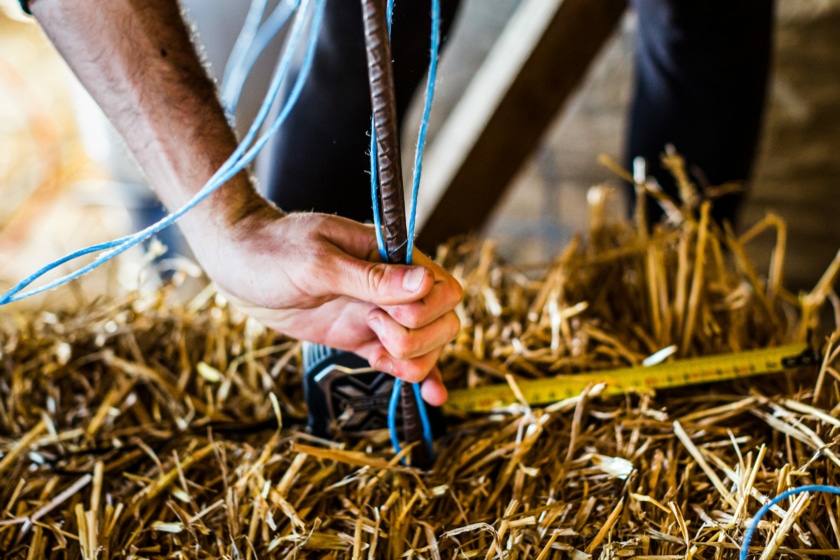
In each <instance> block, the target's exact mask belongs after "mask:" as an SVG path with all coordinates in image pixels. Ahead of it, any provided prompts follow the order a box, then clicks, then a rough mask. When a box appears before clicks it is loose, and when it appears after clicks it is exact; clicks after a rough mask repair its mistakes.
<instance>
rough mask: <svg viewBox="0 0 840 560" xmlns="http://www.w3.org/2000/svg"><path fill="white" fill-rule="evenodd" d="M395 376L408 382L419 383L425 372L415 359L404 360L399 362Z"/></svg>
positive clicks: (424, 376)
mask: <svg viewBox="0 0 840 560" xmlns="http://www.w3.org/2000/svg"><path fill="white" fill-rule="evenodd" d="M397 377H399V378H400V379H402V380H403V381H407V382H409V383H420V382H421V381H423V380H424V379H425V378H426V372H425V370H424V369H423V368H422V367H421V366H420V364H419V363H418V362H417V361H416V360H406V361H404V362H402V363H400V364H399V366H398V371H397Z"/></svg>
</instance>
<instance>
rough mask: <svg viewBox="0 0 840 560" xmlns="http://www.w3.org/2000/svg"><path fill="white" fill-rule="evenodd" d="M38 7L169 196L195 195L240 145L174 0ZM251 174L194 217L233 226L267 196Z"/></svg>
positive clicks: (172, 200)
mask: <svg viewBox="0 0 840 560" xmlns="http://www.w3.org/2000/svg"><path fill="white" fill-rule="evenodd" d="M30 8H31V10H32V12H33V14H34V15H35V17H36V18H37V20H38V22H39V23H40V24H41V26H42V27H43V28H44V30H45V32H46V33H47V35H48V36H49V37H50V39H51V40H52V42H53V44H55V46H56V48H57V49H58V50H59V52H60V53H61V54H62V56H63V57H64V58H65V60H66V61H67V63H68V64H69V65H70V67H71V68H72V69H73V71H74V72H75V73H76V75H77V76H78V77H79V79H80V80H81V82H82V83H83V84H84V85H85V87H86V88H87V89H88V91H89V92H90V93H91V95H92V96H93V97H94V99H96V101H97V102H98V103H99V105H100V106H101V107H102V109H103V110H104V111H105V113H106V114H107V115H108V117H109V118H110V119H111V121H112V122H113V123H114V125H115V126H116V128H117V129H118V130H119V132H120V133H121V134H122V136H123V138H124V139H125V142H126V144H127V145H128V147H129V149H130V150H131V151H132V153H133V154H134V156H135V158H136V159H137V161H138V162H139V164H140V166H141V167H142V168H143V171H144V172H145V174H146V176H147V177H148V179H149V181H150V183H151V184H152V186H153V188H154V189H155V191H156V192H157V193H158V195H159V196H160V198H161V199H162V200H163V202H164V203H165V204H166V205H167V206H168V207H169V208H170V209H174V208H177V207H180V206H181V205H183V204H184V203H185V202H186V201H187V200H189V199H190V198H191V197H192V196H193V195H194V194H195V193H196V192H197V191H198V190H199V189H200V188H201V187H202V186H203V185H204V183H205V182H206V181H207V180H208V179H209V178H210V177H211V176H212V175H213V173H214V172H215V171H216V170H217V169H218V168H219V167H220V166H221V165H222V163H223V162H224V161H225V160H226V159H227V158H228V156H229V155H230V154H231V153H232V152H233V151H234V149H235V148H236V138H235V135H234V133H233V132H232V130H231V128H230V126H229V124H228V122H227V120H226V118H225V115H224V111H223V110H222V108H221V106H220V104H219V101H218V98H217V96H216V91H215V87H214V84H213V82H212V80H211V79H210V78H209V77H208V76H207V73H206V71H205V70H204V67H203V66H202V64H201V62H200V60H199V57H198V55H197V54H196V50H195V47H194V46H193V44H192V42H191V40H190V36H189V32H188V30H187V28H186V25H185V24H184V21H183V19H182V17H181V13H180V9H179V6H178V4H177V2H175V1H174V0H97V1H95V2H92V1H90V0H32V2H31V4H30ZM265 204H266V203H265V201H264V200H263V199H262V198H261V197H260V196H259V195H257V193H256V192H255V190H254V188H253V186H252V185H251V182H250V181H249V179H248V177H247V175H246V174H245V173H241V174H240V175H238V176H237V177H236V178H235V179H234V180H233V181H231V182H230V183H229V184H228V185H226V186H225V187H223V188H222V189H220V190H219V191H217V192H216V193H215V194H214V195H213V196H211V197H210V198H209V199H208V200H207V201H206V202H204V203H202V205H201V206H200V207H199V208H198V209H197V212H194V213H193V215H192V216H189V215H188V216H187V219H186V224H185V226H186V229H187V232H188V235H189V230H191V229H194V228H195V227H196V225H195V224H196V223H198V222H202V223H206V222H207V221H208V220H210V221H212V222H213V225H215V226H222V227H225V226H230V225H232V224H234V223H237V222H238V221H239V220H240V219H241V218H242V217H244V216H246V215H248V214H250V213H252V212H254V211H255V209H258V208H261V207H262V206H263V205H265Z"/></svg>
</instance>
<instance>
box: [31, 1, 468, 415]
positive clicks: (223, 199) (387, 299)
mask: <svg viewBox="0 0 840 560" xmlns="http://www.w3.org/2000/svg"><path fill="white" fill-rule="evenodd" d="M30 8H31V10H32V12H33V14H34V15H35V17H36V18H37V19H38V21H39V23H40V24H41V26H42V27H43V28H44V30H45V31H46V33H47V35H48V36H49V37H50V39H51V40H52V41H53V43H54V44H55V45H56V47H57V48H58V50H59V52H61V54H62V56H64V58H65V60H66V61H67V62H68V63H69V64H70V66H71V68H72V69H73V71H74V72H75V73H76V75H77V76H78V77H79V79H80V80H81V81H82V83H83V84H84V85H85V87H87V89H88V91H89V92H90V93H91V95H92V96H93V97H94V99H96V101H97V102H98V103H99V104H100V106H101V107H102V109H103V110H104V111H105V113H106V114H107V115H108V117H109V118H110V119H111V121H112V122H113V123H114V124H115V126H116V127H117V129H118V130H119V132H120V133H121V134H122V136H123V138H124V139H125V141H126V143H127V144H128V146H129V148H130V149H131V151H132V152H133V154H134V156H135V157H136V158H137V160H138V162H139V163H140V165H141V167H142V168H143V170H144V172H145V173H146V175H147V177H148V178H149V181H150V182H151V184H152V186H153V187H154V189H155V190H156V191H157V193H158V195H159V196H160V197H161V199H162V200H163V201H164V203H165V204H166V205H167V206H168V207H169V208H172V209H174V208H178V207H180V206H182V205H183V204H184V203H185V202H186V201H187V200H189V199H190V198H191V197H192V196H193V195H194V194H195V193H196V192H197V191H198V190H199V189H200V188H201V187H202V186H203V185H204V183H206V182H207V180H208V179H209V178H210V177H211V176H212V175H213V173H214V172H215V171H216V170H217V169H218V168H219V167H220V166H221V165H222V163H223V162H224V161H225V160H226V159H227V158H228V156H229V155H230V154H231V153H232V152H233V151H234V150H235V148H236V138H235V135H234V134H233V132H232V131H231V129H230V127H229V125H228V123H227V120H226V119H225V115H224V112H223V110H222V108H221V106H220V104H219V101H218V98H217V96H216V91H215V87H214V84H213V83H212V81H211V80H210V79H209V78H208V77H207V74H206V72H205V71H204V68H203V67H202V65H201V63H200V60H199V58H198V56H197V54H196V52H195V48H194V47H193V45H192V43H191V41H190V37H189V33H188V31H187V28H186V26H185V24H184V22H183V19H182V17H181V14H180V11H179V8H178V4H177V2H176V1H175V0H33V1H32V2H31V4H30ZM181 227H182V229H183V230H184V232H185V234H186V237H187V239H188V241H189V242H190V245H191V247H192V248H193V250H194V252H195V254H196V256H197V257H198V259H199V261H200V262H201V264H202V266H203V267H204V269H205V270H206V272H207V274H208V275H209V276H210V277H211V278H213V279H214V280H215V281H216V283H217V284H218V285H219V288H220V289H221V290H222V291H224V292H225V293H226V294H228V295H229V297H230V298H231V299H232V301H234V302H235V303H236V304H237V305H238V306H239V307H241V308H243V309H244V310H246V311H247V312H248V313H249V314H251V315H252V316H254V317H256V318H257V319H258V320H260V321H261V322H263V323H264V324H265V325H267V326H269V327H272V328H274V329H276V330H278V331H280V332H283V333H286V334H289V335H291V336H295V337H297V338H301V339H305V340H311V341H314V342H319V343H323V344H327V345H329V346H332V347H334V348H339V349H343V350H350V351H352V352H356V353H357V354H359V355H361V356H364V357H365V358H367V359H368V360H369V361H370V363H371V365H372V366H374V367H377V368H378V369H380V370H382V371H386V372H390V373H393V374H394V375H396V376H398V377H401V378H403V379H406V380H409V381H419V380H424V379H425V380H426V381H425V382H424V384H423V394H424V396H425V397H426V399H427V400H429V401H430V402H432V403H434V404H438V403H440V402H442V401H443V400H444V399H445V398H446V391H445V389H444V388H443V385H442V382H441V379H440V374H439V372H438V371H437V368H436V365H435V364H436V362H437V359H438V356H439V355H440V352H441V350H442V348H443V346H444V345H445V344H446V343H447V342H449V341H450V340H452V339H453V338H454V337H455V335H456V334H457V330H458V325H459V322H458V318H457V316H456V314H455V312H454V307H455V306H456V305H457V303H458V302H459V301H460V298H461V289H460V286H459V285H458V283H457V282H456V281H455V280H454V278H452V277H451V276H450V275H449V274H447V273H446V272H445V271H443V270H442V269H441V268H440V267H438V266H437V265H435V264H434V263H433V262H431V261H430V260H429V259H427V258H425V257H424V256H422V255H419V254H418V255H417V256H416V257H415V262H418V263H421V264H422V266H396V265H385V264H382V263H378V262H375V261H376V259H377V257H376V255H377V251H376V239H375V236H374V232H373V229H372V228H371V227H369V226H365V225H362V224H358V223H356V222H352V221H350V220H345V219H342V218H338V217H336V216H325V215H320V214H290V215H288V216H287V215H285V214H283V213H282V212H281V211H280V210H278V209H277V208H276V207H274V206H273V205H271V204H270V203H269V202H267V201H266V200H265V199H263V198H262V197H261V196H260V195H259V194H258V193H257V192H256V190H255V189H254V187H253V185H252V183H251V181H250V180H249V179H248V177H247V175H246V174H245V173H241V174H240V175H238V176H237V177H236V178H235V179H234V180H233V181H231V182H229V183H228V184H227V185H225V186H223V187H222V188H221V189H219V190H218V191H216V193H215V194H214V195H212V196H211V197H210V198H209V199H207V200H206V201H204V202H202V203H201V204H200V205H198V206H197V207H196V208H195V209H194V210H192V211H191V212H189V213H188V214H187V215H186V216H184V218H183V219H182V220H181Z"/></svg>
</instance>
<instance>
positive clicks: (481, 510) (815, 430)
mask: <svg viewBox="0 0 840 560" xmlns="http://www.w3.org/2000/svg"><path fill="white" fill-rule="evenodd" d="M674 164H675V165H681V164H680V162H679V161H677V162H676V163H674ZM640 189H641V186H640ZM602 194H603V193H602ZM646 195H649V196H658V197H661V195H659V194H657V193H655V192H653V191H648V192H646ZM698 198H699V197H698ZM594 200H596V202H597V204H596V207H595V208H594V210H593V216H592V223H593V227H592V229H591V231H590V234H589V237H588V239H587V240H583V239H582V238H577V239H575V240H574V241H573V242H572V243H571V244H570V245H569V246H568V247H567V248H565V249H564V250H563V251H562V252H561V253H560V256H559V257H558V258H557V260H556V261H554V262H553V263H550V264H549V265H547V266H543V267H541V268H539V269H538V268H531V269H526V268H513V267H509V266H505V265H504V264H503V263H501V262H499V260H498V258H497V257H496V256H495V254H494V251H493V247H492V244H491V243H487V242H485V243H478V242H475V241H462V242H458V243H453V244H451V245H449V246H446V247H444V248H442V249H441V251H440V254H439V260H440V261H441V262H443V263H444V264H445V265H446V266H447V267H448V268H449V269H450V270H452V271H453V272H454V273H455V274H456V275H457V276H458V277H459V278H460V279H461V280H462V282H463V283H464V286H465V289H466V294H467V295H466V299H465V302H464V304H463V306H462V308H461V310H460V312H461V316H462V320H463V329H462V331H461V333H460V334H459V336H458V338H457V340H456V341H455V343H454V344H453V345H451V346H450V347H449V348H448V349H447V350H446V353H445V355H444V358H443V361H442V370H443V373H444V376H445V378H446V380H447V382H448V384H449V386H450V387H464V386H477V385H481V384H487V383H500V382H512V383H513V384H515V383H516V379H522V378H534V377H542V376H546V375H552V374H555V373H574V372H580V371H587V370H591V369H600V368H610V367H623V366H628V365H639V364H641V363H642V361H643V360H644V359H645V358H646V357H648V356H650V355H651V354H653V353H655V352H657V351H659V350H661V349H662V348H666V347H669V346H672V345H675V346H676V356H675V357H687V356H695V355H705V354H713V353H721V352H729V351H739V350H745V349H750V348H759V347H765V346H772V345H777V344H781V343H786V342H791V341H797V340H799V341H801V340H804V339H805V338H806V337H807V336H808V333H809V331H811V330H813V329H814V328H817V327H819V324H818V321H817V319H818V315H819V311H820V309H821V308H822V307H824V304H825V301H826V300H827V299H828V300H831V301H836V298H835V297H834V296H833V292H832V291H831V285H832V283H833V280H834V275H835V274H836V270H835V268H836V267H832V268H831V269H830V270H829V272H828V273H827V275H826V277H825V278H824V280H823V281H821V282H820V284H819V285H818V287H817V289H816V290H815V291H814V292H812V293H811V294H808V295H805V296H803V297H796V296H794V295H792V294H790V293H787V292H786V291H785V290H784V288H783V287H782V285H781V271H782V264H783V263H782V259H783V250H781V251H777V253H776V254H775V255H774V259H775V261H774V265H773V267H772V269H771V273H770V275H769V277H768V279H767V280H766V281H765V280H762V279H761V277H760V275H759V274H758V273H757V272H756V270H755V269H754V267H753V265H752V264H751V262H750V261H749V259H747V257H746V251H745V248H744V244H745V243H746V242H748V241H749V240H750V239H752V238H754V237H755V236H756V235H758V234H759V233H761V231H762V230H764V229H767V228H775V229H776V230H777V232H778V236H779V239H780V243H779V245H780V246H781V247H782V248H783V246H784V233H785V232H784V225H783V224H782V223H781V222H780V220H778V219H777V218H775V217H769V218H768V219H767V220H765V221H764V222H763V223H762V224H759V225H758V226H757V227H756V228H755V229H753V230H751V231H750V232H748V233H747V234H746V235H745V236H742V237H741V238H736V237H735V236H734V234H732V232H730V231H722V230H721V229H720V228H718V227H717V226H716V225H715V224H714V223H712V222H711V221H710V220H709V217H708V216H709V212H708V204H706V203H700V202H699V199H698V201H697V205H695V206H692V205H690V204H689V205H685V206H684V207H676V206H674V205H673V203H671V205H672V207H673V208H672V215H674V216H675V217H676V218H678V219H679V220H680V222H679V223H678V224H677V225H672V226H663V227H658V228H656V229H655V230H654V231H652V232H648V228H647V227H646V225H645V219H644V216H639V217H638V222H637V223H636V224H635V225H630V224H611V223H609V222H608V221H607V220H606V219H605V218H604V213H603V209H602V202H603V200H604V197H603V196H599V197H594ZM663 202H665V203H666V204H668V201H667V200H663ZM674 213H675V214H674ZM169 300H170V293H169V292H168V291H167V290H161V291H159V292H157V293H155V294H152V295H151V296H140V295H137V294H133V295H128V296H126V297H125V298H124V299H123V300H121V301H115V302H112V303H103V302H96V303H95V304H91V305H89V306H87V307H85V308H83V309H79V310H76V311H73V312H65V313H56V314H52V313H41V314H40V315H37V316H34V315H33V316H25V317H19V316H14V317H7V319H9V320H8V321H7V323H9V324H8V325H7V326H6V327H5V328H3V329H2V331H0V348H2V357H0V450H2V453H3V457H2V459H0V476H2V477H3V478H4V479H5V481H6V482H5V484H3V485H2V487H0V504H2V505H3V506H2V507H3V514H2V518H0V551H2V555H3V557H4V558H65V557H67V558H78V557H81V558H85V559H92V558H112V557H125V558H138V559H139V558H169V557H178V558H301V559H303V558H352V559H373V558H417V559H420V558H428V559H444V558H446V559H450V558H451V559H455V558H482V559H490V558H505V559H517V558H523V559H524V558H537V559H539V560H547V559H550V558H573V559H581V560H582V559H586V558H595V557H598V558H623V557H636V558H716V559H717V558H735V557H736V556H737V547H738V545H739V544H740V539H741V536H742V535H743V532H744V530H745V527H746V526H747V524H748V523H749V521H750V516H751V514H752V513H754V512H755V511H756V510H757V509H758V508H759V507H760V506H761V505H762V504H764V503H766V502H767V500H768V499H769V498H771V497H772V496H775V495H777V494H778V493H779V492H782V491H784V490H785V489H788V488H792V487H796V486H801V485H803V484H806V483H823V484H837V483H838V482H840V457H838V455H837V452H836V449H835V443H836V435H835V434H836V430H837V428H838V427H840V420H838V419H837V417H838V411H840V384H838V381H840V372H838V368H837V357H838V354H840V346H838V345H837V340H836V337H832V338H831V340H830V341H829V343H828V344H827V345H826V348H825V350H824V356H825V359H824V362H823V365H822V367H821V368H820V371H819V372H807V371H806V372H800V373H798V374H796V375H790V374H789V375H783V374H780V375H776V376H768V377H764V378H761V379H760V380H754V381H741V382H730V383H725V384H718V385H709V386H701V387H700V388H697V387H695V388H692V389H690V390H689V389H684V390H672V391H668V392H664V393H661V394H657V395H654V394H640V395H627V396H623V397H617V398H610V399H602V398H600V397H599V396H598V393H599V387H591V388H590V389H588V390H587V391H585V392H584V393H583V394H581V395H579V396H576V397H574V398H571V399H567V400H564V401H561V402H558V403H554V404H552V405H550V406H546V407H543V408H535V407H529V406H527V405H525V404H521V405H517V406H515V407H511V408H509V409H507V410H503V411H498V412H495V413H493V414H488V415H481V416H474V417H464V418H456V417H453V416H450V417H449V433H448V434H447V435H446V436H445V437H444V438H443V439H441V440H440V441H439V442H438V446H439V447H438V456H437V460H436V463H435V465H434V468H433V469H431V470H430V471H429V472H420V471H417V470H415V469H411V468H407V467H404V466H401V465H400V463H399V457H394V456H393V454H392V453H391V450H390V448H389V445H388V443H387V437H386V435H385V434H380V435H377V436H374V437H371V438H370V439H366V440H364V441H360V442H356V443H353V444H341V443H336V442H331V441H322V440H319V439H316V438H313V437H312V436H310V435H308V434H307V432H306V430H305V429H304V428H303V427H302V423H303V422H304V419H305V410H304V408H303V404H302V403H303V398H302V385H301V378H300V369H299V367H300V366H299V345H298V343H297V342H296V341H293V340H287V339H284V338H282V337H280V336H279V335H277V334H274V333H272V332H270V331H267V330H265V329H263V328H261V327H260V326H259V325H257V324H255V323H254V322H252V321H250V320H247V319H245V318H244V317H242V316H240V315H239V314H237V313H236V312H234V311H232V310H230V309H229V308H228V306H227V305H226V302H225V301H224V300H223V299H222V298H220V297H219V296H215V295H213V293H212V289H208V290H207V291H205V292H203V293H202V294H201V295H200V296H199V297H197V298H196V299H195V300H194V301H193V302H192V303H191V304H189V305H180V306H178V305H172V304H170V303H169ZM829 330H830V329H829ZM672 359H673V358H672ZM406 451H407V450H404V453H405V452H406ZM839 512H840V500H837V499H836V498H833V497H826V496H809V495H804V496H803V497H800V498H798V499H796V500H793V501H791V502H789V503H784V504H780V505H779V506H777V507H775V508H774V509H773V510H772V515H771V516H770V517H768V518H767V519H765V521H763V522H762V523H761V525H760V526H759V533H758V538H757V539H756V540H755V542H754V543H753V544H754V546H755V550H756V552H758V551H764V553H765V556H766V557H769V556H770V555H772V554H773V553H775V552H778V553H780V554H782V555H785V556H787V557H798V558H806V557H811V556H815V555H823V556H840V524H838V513H839Z"/></svg>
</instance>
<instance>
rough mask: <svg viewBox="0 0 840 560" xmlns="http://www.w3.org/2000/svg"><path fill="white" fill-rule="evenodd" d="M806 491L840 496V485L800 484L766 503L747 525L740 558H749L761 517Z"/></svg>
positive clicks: (741, 559)
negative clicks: (751, 542) (779, 504)
mask: <svg viewBox="0 0 840 560" xmlns="http://www.w3.org/2000/svg"><path fill="white" fill-rule="evenodd" d="M804 492H825V493H827V494H836V495H838V496H840V487H837V486H827V485H825V484H809V485H806V486H800V487H799V488H792V489H791V490H786V491H784V492H782V493H781V494H779V495H778V496H776V497H775V498H773V499H772V500H770V501H769V502H767V503H766V504H764V505H763V506H762V507H761V509H759V510H758V512H756V514H755V516H753V518H752V520H751V521H750V524H749V526H748V527H747V531H746V532H745V533H744V541H743V542H742V543H741V552H740V554H739V555H738V558H739V560H747V554H748V553H749V550H750V541H752V538H753V533H755V530H756V529H757V528H758V523H759V521H761V518H762V517H764V515H765V514H766V513H767V512H768V511H770V508H772V507H773V506H775V505H776V504H778V503H779V502H781V501H784V500H786V499H787V498H790V497H791V496H795V495H796V494H802V493H804Z"/></svg>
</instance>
